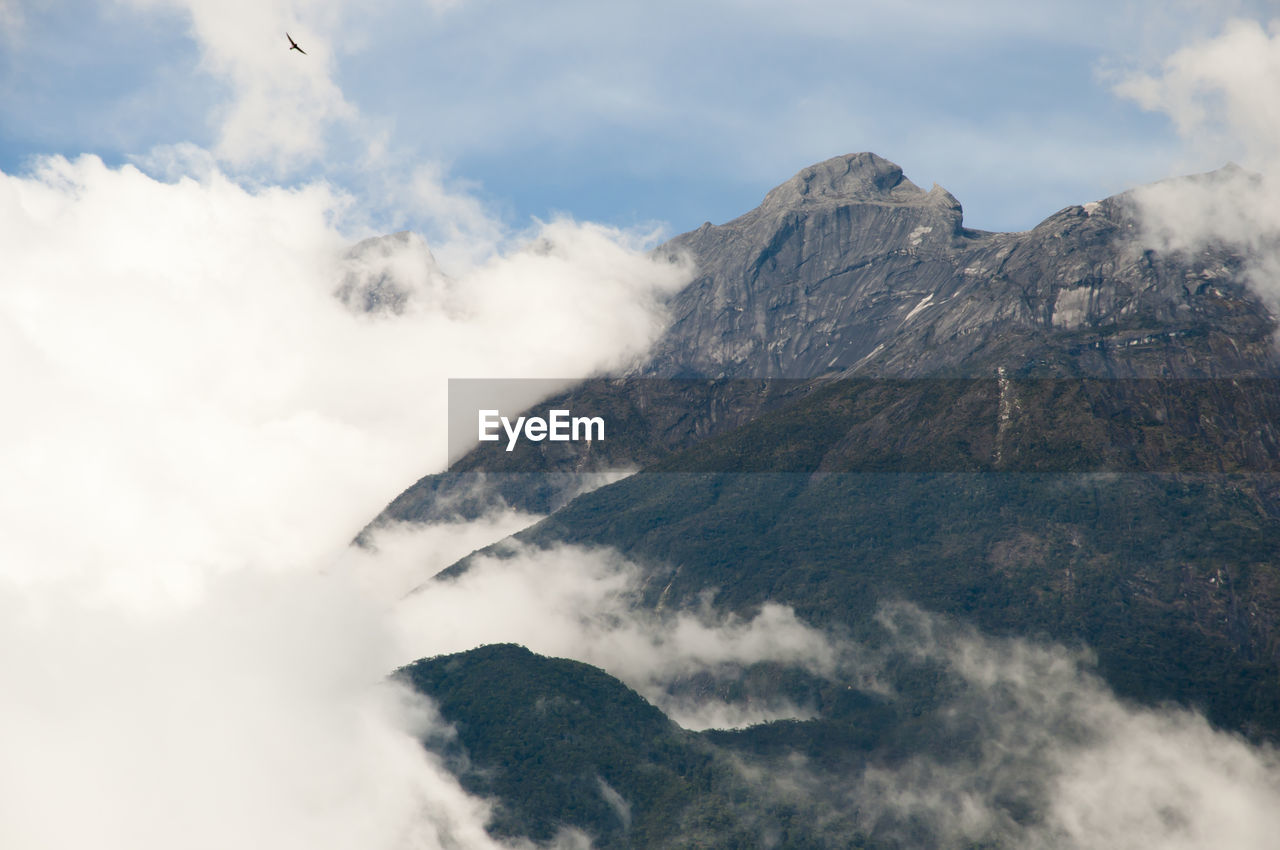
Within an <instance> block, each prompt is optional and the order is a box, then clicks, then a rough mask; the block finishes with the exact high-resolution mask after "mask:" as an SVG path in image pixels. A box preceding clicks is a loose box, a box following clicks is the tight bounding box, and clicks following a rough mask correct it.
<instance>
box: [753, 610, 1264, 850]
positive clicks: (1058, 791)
mask: <svg viewBox="0 0 1280 850" xmlns="http://www.w3.org/2000/svg"><path fill="white" fill-rule="evenodd" d="M880 620H881V622H882V623H883V624H884V625H885V626H886V628H887V629H888V631H889V633H890V635H891V640H890V641H889V643H888V650H887V651H886V652H885V655H884V656H882V657H883V658H886V659H888V658H893V657H898V656H897V654H898V653H904V654H905V655H907V656H909V657H912V658H914V659H916V660H917V661H921V660H923V661H927V662H931V663H932V664H934V665H937V666H938V667H940V668H941V669H942V670H943V671H945V673H946V674H947V676H948V677H953V678H952V682H953V684H952V685H951V686H950V687H949V688H943V689H942V691H941V692H942V693H946V692H947V691H948V690H949V691H950V696H948V697H947V698H946V699H945V700H944V701H943V702H942V704H941V706H940V707H939V708H938V709H936V710H934V711H933V712H932V713H931V714H930V715H929V716H928V718H926V719H927V721H928V725H927V729H928V735H930V736H932V737H933V738H934V739H936V740H937V741H938V742H941V743H940V744H939V745H938V747H937V752H934V753H929V752H922V751H921V750H922V749H923V748H922V747H916V748H915V752H914V754H913V755H912V756H911V757H910V758H908V759H907V760H906V761H904V762H901V763H897V764H894V763H888V762H881V763H877V764H875V765H873V766H871V767H870V768H868V769H867V770H866V771H865V772H863V773H861V774H859V775H857V776H854V777H846V778H845V779H844V780H843V781H837V780H834V779H833V778H832V777H818V776H815V775H814V774H813V773H812V771H810V770H809V769H808V768H805V767H804V766H799V767H798V768H797V769H796V771H795V772H794V775H788V774H787V772H785V771H784V772H783V773H782V774H780V776H779V779H780V780H781V781H783V782H784V783H787V784H788V786H789V787H799V788H807V789H810V791H813V790H814V789H819V788H823V787H825V788H826V790H825V791H823V792H821V793H823V794H826V795H827V796H828V798H829V799H831V800H834V801H836V802H837V803H838V804H839V805H844V806H853V805H856V806H857V807H858V808H859V809H860V810H861V811H862V812H863V815H864V817H865V819H866V820H865V821H864V823H863V828H865V829H867V830H869V831H870V832H871V833H872V834H873V835H876V836H878V837H881V838H886V839H898V840H903V841H906V842H907V843H908V844H915V845H917V846H919V845H929V846H969V845H972V844H984V843H989V842H990V843H995V844H996V845H998V846H1012V847H1025V848H1030V850H1050V848H1053V850H1075V848H1080V850H1084V848H1097V847H1105V848H1109V850H1124V848H1134V850H1137V848H1143V847H1152V846H1158V847H1170V848H1177V850H1207V848H1213V847H1236V848H1258V850H1261V848H1265V847H1269V846H1271V845H1272V844H1274V841H1275V838H1274V836H1275V834H1276V830H1277V828H1280V755H1278V754H1277V753H1276V751H1275V750H1274V749H1272V748H1271V747H1269V746H1255V745H1252V744H1249V743H1247V742H1246V741H1244V740H1243V739H1242V738H1240V737H1239V736H1237V735H1234V734H1230V733H1227V732H1222V731H1219V730H1215V729H1213V728H1212V727H1210V726H1209V724H1208V723H1207V722H1206V721H1205V719H1204V718H1203V716H1201V715H1199V714H1196V713H1194V712H1192V711H1189V710H1186V709H1176V708H1161V709H1156V708H1143V707H1138V706H1134V705H1130V704H1127V703H1125V702H1122V701H1121V700H1119V699H1117V698H1116V696H1115V695H1114V694H1113V693H1112V692H1111V691H1110V689H1109V688H1108V687H1107V686H1106V684H1105V683H1104V682H1103V681H1102V680H1101V679H1100V678H1099V677H1098V676H1097V674H1096V673H1095V672H1094V670H1093V666H1092V658H1091V656H1090V655H1089V654H1088V653H1087V652H1082V651H1079V650H1075V651H1073V650H1068V649H1065V648H1063V647H1061V646H1057V645H1050V644H1038V643H1034V642H1031V641H1027V640H1023V639H999V638H991V637H986V636H983V635H980V634H978V633H977V632H976V631H974V630H973V629H971V628H966V627H963V626H960V625H958V624H956V623H955V622H953V621H949V620H947V619H945V618H941V617H938V616H934V615H930V614H927V613H925V612H922V611H920V610H919V609H917V608H914V607H912V606H907V605H901V604H899V605H892V606H886V607H885V608H883V609H882V611H881V614H880ZM868 655H869V654H868ZM898 663H900V661H899V662H898ZM761 781H765V779H764V778H763V777H761Z"/></svg>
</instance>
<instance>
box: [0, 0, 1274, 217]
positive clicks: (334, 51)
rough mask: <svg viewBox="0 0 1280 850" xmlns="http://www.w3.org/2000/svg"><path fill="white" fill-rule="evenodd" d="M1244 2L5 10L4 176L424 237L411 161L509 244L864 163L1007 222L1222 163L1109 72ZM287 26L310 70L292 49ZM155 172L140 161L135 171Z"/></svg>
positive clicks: (738, 197) (18, 0) (1174, 45)
mask: <svg viewBox="0 0 1280 850" xmlns="http://www.w3.org/2000/svg"><path fill="white" fill-rule="evenodd" d="M1274 11H1280V9H1275V8H1274V4H1271V3H1261V2H1252V3H1249V2H1234V0H1213V2H1193V0H1182V1H1181V2H1156V0H1130V2H1123V0H1121V2H1115V0H1083V2H1070V3H1068V2H1053V3H1038V4H1026V3H1018V2H1012V0H987V1H986V2H976V3H956V2H951V0H909V2H901V1H900V0H895V1H894V2H890V1H889V0H870V2H867V1H865V0H864V2H850V0H789V2H776V1H775V0H700V2H694V3H688V2H683V3H676V2H670V0H645V2H634V0H620V2H607V3H601V2H585V0H548V1H547V2H540V3H524V2H501V0H373V2H368V3H358V4H357V3H351V2H343V0H337V2H311V1H310V0H267V2H248V1H247V0H240V2H224V0H218V2H211V0H117V2H106V3H85V2H79V1H78V0H54V1H53V2H40V3H29V2H24V0H0V27H3V30H4V35H3V37H2V38H0V170H3V171H5V172H7V173H10V174H13V173H15V172H16V171H20V170H21V169H22V168H23V167H24V163H26V162H28V160H29V158H30V157H32V156H33V155H39V154H47V153H62V154H66V155H75V154H79V153H82V152H92V153H96V154H98V155H100V156H102V157H103V158H104V159H105V160H106V161H107V162H108V163H109V164H115V163H119V162H123V161H129V160H131V159H133V160H137V159H139V158H147V157H149V156H150V157H154V156H155V155H156V153H157V152H161V153H163V152H164V151H165V150H166V148H168V147H169V146H173V145H180V144H184V143H193V144H194V145H196V146H198V147H199V148H200V149H202V150H210V151H214V152H215V154H216V155H217V157H218V159H219V161H220V164H221V166H222V168H223V169H224V170H228V171H230V172H231V173H232V174H235V175H239V176H240V177H242V178H244V177H252V178H258V179H272V180H283V181H285V182H296V181H302V180H308V179H314V178H317V177H322V178H325V179H326V180H328V181H330V182H331V183H333V184H334V185H336V186H339V187H342V188H344V189H347V190H349V191H351V192H353V193H355V194H356V195H357V196H358V197H359V198H361V199H362V200H363V202H364V203H366V204H368V205H370V206H371V207H379V208H380V209H381V210H382V212H383V213H384V219H383V223H384V224H386V225H387V226H388V227H399V226H405V225H408V226H416V227H419V228H420V229H423V230H427V231H430V227H429V226H428V224H426V223H424V222H425V221H426V220H427V219H429V218H430V217H431V216H430V215H424V214H423V211H422V210H421V209H420V208H416V207H415V205H414V204H413V203H404V202H402V201H403V199H402V198H394V197H392V196H393V195H395V189H396V187H404V186H406V185H410V184H412V182H413V181H412V178H411V176H410V175H412V174H414V172H415V171H420V170H421V169H424V168H427V169H429V170H430V172H431V173H432V174H434V175H435V178H436V181H437V182H438V183H440V184H441V185H443V186H445V187H449V188H451V189H453V190H455V191H456V190H458V189H460V188H465V189H466V190H467V194H468V195H469V196H474V197H475V198H478V199H479V200H480V201H481V202H482V203H483V205H484V206H485V208H486V211H487V212H489V213H490V214H491V215H492V216H494V217H495V218H497V219H498V220H500V221H502V222H504V223H505V224H507V225H514V226H516V227H522V226H524V225H526V224H527V223H528V221H529V217H530V216H537V217H542V218H545V217H547V216H549V215H552V214H555V213H568V214H570V215H572V216H574V217H575V218H578V219H580V220H581V219H589V220H593V221H599V222H603V223H607V224H613V225H621V226H631V225H635V224H637V223H647V222H661V223H665V224H667V225H668V226H669V232H672V233H674V232H680V231H683V230H685V229H689V228H692V227H696V226H697V225H699V224H701V223H702V221H704V220H711V221H714V222H721V221H724V220H726V219H728V218H731V217H733V216H735V215H738V214H740V213H742V212H745V211H746V210H747V209H749V208H751V207H752V206H754V205H755V204H756V203H758V202H759V200H760V199H761V198H762V197H763V195H764V193H765V192H766V191H767V190H768V189H769V188H771V187H772V186H774V185H776V184H777V183H780V182H782V181H783V180H785V179H786V178H787V177H789V176H790V175H791V174H793V173H794V172H795V171H797V170H799V169H800V168H801V167H803V166H805V165H808V164H810V163H812V162H815V161H818V160H821V159H825V158H827V157H830V156H835V155H838V154H842V153H848V152H853V151H859V150H872V151H875V152H877V153H879V154H881V155H882V156H885V157H887V158H889V159H892V160H894V161H895V162H897V163H899V164H900V165H902V166H903V168H904V169H905V170H906V172H907V175H908V176H909V177H911V178H912V179H913V180H914V181H915V182H917V183H919V184H922V185H923V186H925V187H926V188H927V187H928V186H929V185H930V184H931V183H933V182H938V183H941V184H942V185H944V186H945V187H946V188H948V189H950V190H951V191H952V192H953V194H955V195H956V196H957V197H958V198H959V199H960V200H961V202H962V203H963V204H964V205H965V209H966V221H967V223H968V224H969V225H970V226H974V227H981V228H986V229H1022V228H1026V227H1030V226H1032V225H1034V224H1035V223H1036V222H1038V221H1039V220H1040V219H1042V218H1044V217H1046V216H1047V215H1049V214H1051V213H1052V212H1054V211H1056V210H1057V209H1059V208H1061V207H1063V206H1066V205H1068V204H1070V203H1082V202H1085V201H1088V200H1092V199H1096V198H1098V197H1101V196H1105V195H1107V194H1111V193H1114V192H1116V191H1119V190H1122V189H1125V188H1128V187H1130V186H1132V185H1135V184H1138V183H1142V182H1147V181H1150V180H1153V179H1157V178H1160V177H1163V176H1168V175H1170V174H1173V173H1177V172H1180V171H1187V170H1201V169H1208V168H1214V167H1217V166H1219V165H1221V164H1222V163H1223V162H1224V161H1225V160H1226V159H1227V158H1228V157H1230V156H1232V155H1233V152H1232V151H1229V150H1220V151H1214V150H1195V151H1188V150H1186V149H1185V147H1184V145H1183V142H1182V141H1181V140H1180V139H1179V137H1178V135H1177V133H1176V132H1175V129H1174V127H1173V126H1172V124H1171V123H1170V122H1169V121H1168V120H1167V119H1166V118H1165V117H1163V116H1161V115H1156V114H1152V113H1149V112H1145V111H1143V110H1142V109H1141V108H1140V107H1139V106H1138V105H1137V104H1135V103H1134V102H1133V101H1132V100H1130V99H1126V98H1122V97H1119V96H1117V95H1116V94H1115V93H1114V92H1113V89H1114V85H1115V83H1116V82H1117V80H1118V79H1119V78H1121V77H1122V76H1124V75H1125V74H1130V73H1133V72H1135V71H1143V70H1147V71H1149V70H1152V69H1155V68H1156V67H1158V65H1159V63H1160V62H1161V61H1163V60H1164V58H1165V57H1167V56H1168V55H1170V54H1171V53H1172V52H1173V51H1174V50H1176V49H1178V48H1180V47H1182V46H1184V45H1185V44H1188V43H1191V42H1195V41H1197V40H1203V39H1205V38H1208V37H1211V36H1213V35H1216V34H1217V33H1218V32H1219V31H1220V30H1221V29H1222V27H1223V25H1224V23H1225V22H1226V21H1227V20H1228V18H1230V17H1232V16H1244V17H1250V18H1253V19H1256V20H1262V21H1265V20H1266V18H1267V17H1268V15H1269V13H1271V12H1274ZM286 29H287V30H289V31H290V32H291V33H293V35H294V37H295V38H296V39H297V40H298V41H299V42H300V43H301V45H302V46H303V47H304V49H306V50H307V51H308V55H307V56H301V55H299V54H298V53H296V52H289V51H288V49H287V47H288V44H287V42H286V41H285V36H284V31H285V30H286ZM153 167H154V166H153Z"/></svg>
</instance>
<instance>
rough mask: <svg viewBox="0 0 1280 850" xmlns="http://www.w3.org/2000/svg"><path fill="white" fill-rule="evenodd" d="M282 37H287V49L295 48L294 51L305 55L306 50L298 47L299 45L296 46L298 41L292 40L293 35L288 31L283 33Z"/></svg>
mask: <svg viewBox="0 0 1280 850" xmlns="http://www.w3.org/2000/svg"><path fill="white" fill-rule="evenodd" d="M284 37H285V38H287V39H289V49H290V50H296V51H298V52H299V53H301V54H302V55H303V56H306V55H307V51H305V50H303V49H302V48H301V47H299V46H298V42H296V41H294V40H293V36H291V35H289V34H288V33H285V34H284Z"/></svg>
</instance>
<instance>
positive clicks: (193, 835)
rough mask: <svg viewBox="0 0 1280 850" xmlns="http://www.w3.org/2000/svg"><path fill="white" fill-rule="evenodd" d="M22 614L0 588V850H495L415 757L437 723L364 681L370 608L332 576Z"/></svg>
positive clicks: (370, 658) (21, 599) (379, 657)
mask: <svg viewBox="0 0 1280 850" xmlns="http://www.w3.org/2000/svg"><path fill="white" fill-rule="evenodd" d="M32 603H33V599H32V597H31V596H30V594H29V593H28V592H27V591H26V590H23V589H17V588H14V587H12V586H11V585H10V584H8V583H7V582H5V583H0V609H3V611H4V617H3V622H2V624H0V659H2V660H0V663H2V664H3V667H4V669H5V671H6V678H7V681H8V685H7V687H6V691H5V696H4V698H3V699H0V746H3V747H4V750H5V752H6V758H5V759H4V762H3V764H0V793H3V794H4V795H5V798H6V799H7V800H8V801H9V804H8V805H7V806H6V807H5V814H4V816H3V818H0V835H2V836H3V842H4V844H5V845H7V846H12V847H42V848H50V850H60V848H79V847H86V846H93V847H102V848H126V847H129V848H161V847H176V846H181V847H188V848H193V850H200V848H219V847H228V846H254V847H273V848H280V850H287V848H298V849H299V850H301V848H309V850H313V849H315V850H323V848H333V850H339V849H340V848H342V850H345V848H350V847H370V848H388V850H390V848H400V847H405V846H415V847H418V846H421V847H446V846H447V847H454V846H463V847H469V848H484V847H492V846H496V845H494V844H493V843H492V842H490V841H488V839H487V837H486V836H485V834H484V832H483V824H484V822H485V819H486V817H487V813H488V812H487V807H486V806H485V804H484V803H482V802H481V801H478V800H474V799H471V798H468V797H467V795H466V794H465V793H463V792H462V790H461V789H460V788H459V787H458V786H457V784H456V783H455V782H454V781H453V779H452V778H451V777H450V775H449V774H448V773H447V771H446V770H445V769H444V768H443V767H442V766H441V765H440V764H439V763H438V762H436V761H435V760H434V759H433V758H432V757H430V756H429V755H427V754H426V753H425V752H423V751H422V750H421V748H420V747H418V745H417V742H416V738H415V736H416V735H417V734H422V733H424V732H425V731H426V730H427V729H429V728H432V727H433V726H438V725H439V721H438V719H436V718H434V717H433V716H432V715H431V713H430V710H429V708H428V707H427V706H425V705H424V704H421V703H420V702H419V701H417V700H414V699H413V698H411V697H410V695H408V694H407V693H404V692H401V691H400V690H398V689H397V688H395V687H392V686H390V685H388V684H386V683H385V682H382V681H379V675H378V671H379V670H382V669H386V668H385V665H386V664H387V663H388V661H389V660H390V658H391V655H392V653H391V652H390V651H389V650H390V649H391V645H390V643H389V642H387V640H386V637H387V634H386V632H385V630H384V629H383V628H382V627H381V626H380V624H379V612H378V611H377V610H376V609H374V608H372V607H371V606H369V605H366V604H362V603H361V600H360V596H359V595H358V594H356V593H352V592H351V588H349V587H346V586H344V585H343V583H342V582H340V581H336V580H334V579H321V578H318V577H311V578H307V579H302V578H299V577H298V576H290V577H288V578H287V579H286V578H281V577H271V576H265V575H262V574H243V575H239V576H234V577H224V578H216V579H212V580H211V581H210V583H209V585H208V586H207V588H206V592H205V594H204V596H203V597H202V599H201V602H200V604H198V605H194V606H192V607H190V608H186V609H184V610H180V611H166V612H163V613H155V614H152V615H150V616H146V617H139V616H137V615H136V614H135V613H133V612H125V611H120V610H113V609H104V608H101V607H100V606H95V605H86V604H84V603H83V602H82V601H80V600H77V599H76V598H75V597H74V594H73V593H70V592H61V593H55V592H47V593H44V594H42V595H41V596H40V597H39V600H38V604H32ZM454 841H456V842H457V843H456V844H455V843H453V842H454Z"/></svg>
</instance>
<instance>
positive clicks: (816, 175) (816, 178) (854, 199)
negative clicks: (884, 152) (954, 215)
mask: <svg viewBox="0 0 1280 850" xmlns="http://www.w3.org/2000/svg"><path fill="white" fill-rule="evenodd" d="M938 200H944V201H947V202H949V203H955V198H953V197H952V196H951V195H950V193H948V192H947V191H946V190H945V189H942V188H941V187H939V186H934V187H933V190H932V191H929V192H926V191H925V190H923V189H921V188H920V187H919V186H917V185H916V184H914V183H912V182H911V181H910V180H908V179H907V178H906V176H905V175H904V174H903V173H902V168H901V167H900V166H899V165H897V164H896V163H893V162H890V161H889V160H887V159H885V158H884V157H881V156H877V155H876V154H874V153H851V154H845V155H844V156H836V157H832V158H831V159H828V160H826V161H824V162H819V163H817V164H816V165H811V166H809V167H807V168H804V169H801V170H800V171H799V172H798V173H797V174H796V175H795V176H794V177H792V178H791V179H790V180H788V181H786V182H785V183H783V184H782V185H780V186H778V187H776V188H774V189H773V190H772V191H770V192H769V194H768V195H766V196H765V199H764V203H763V204H762V205H761V208H762V209H765V210H776V209H781V208H794V207H797V206H806V205H813V204H824V203H835V204H849V203H873V204H920V203H925V202H930V201H938Z"/></svg>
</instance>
